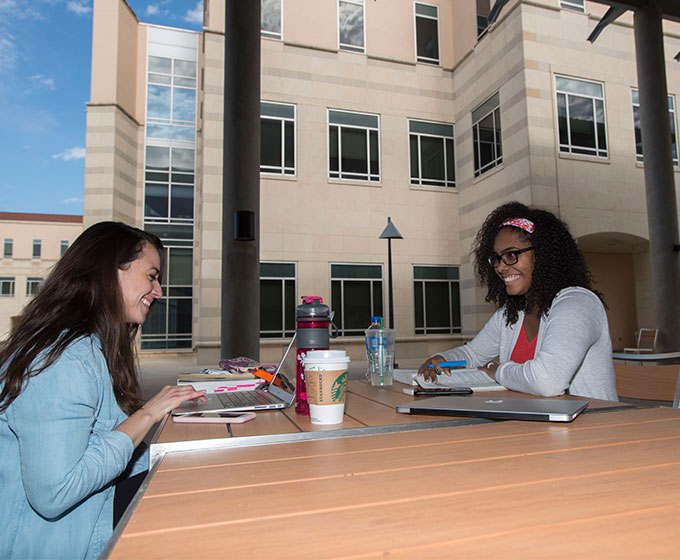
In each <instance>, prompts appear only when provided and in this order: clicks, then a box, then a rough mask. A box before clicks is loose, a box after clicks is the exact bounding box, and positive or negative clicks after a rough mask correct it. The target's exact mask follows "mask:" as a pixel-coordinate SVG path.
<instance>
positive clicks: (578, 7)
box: [560, 0, 586, 14]
mask: <svg viewBox="0 0 680 560" xmlns="http://www.w3.org/2000/svg"><path fill="white" fill-rule="evenodd" d="M560 8H565V9H567V10H573V11H575V12H581V13H582V14H583V13H585V11H586V3H585V0H560Z"/></svg>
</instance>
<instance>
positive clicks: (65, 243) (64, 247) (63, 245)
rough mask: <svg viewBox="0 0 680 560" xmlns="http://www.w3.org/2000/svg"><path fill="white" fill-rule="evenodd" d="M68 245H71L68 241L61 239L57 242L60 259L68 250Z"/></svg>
mask: <svg viewBox="0 0 680 560" xmlns="http://www.w3.org/2000/svg"><path fill="white" fill-rule="evenodd" d="M69 245H71V243H70V242H69V240H68V239H62V240H61V241H59V256H60V257H63V256H64V253H65V252H66V251H67V250H68V248H69Z"/></svg>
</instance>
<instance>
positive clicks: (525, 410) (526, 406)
mask: <svg viewBox="0 0 680 560" xmlns="http://www.w3.org/2000/svg"><path fill="white" fill-rule="evenodd" d="M587 406H588V403H587V401H576V400H568V399H506V398H502V397H500V398H499V397H496V396H488V397H449V396H446V397H433V398H429V399H420V400H417V401H412V402H408V403H405V404H401V405H398V406H397V412H402V413H404V414H433V415H437V416H474V417H476V418H495V419H499V420H540V421H543V422H571V421H572V420H573V419H574V418H576V417H577V416H578V415H579V414H581V412H583V410H585V408H586V407H587Z"/></svg>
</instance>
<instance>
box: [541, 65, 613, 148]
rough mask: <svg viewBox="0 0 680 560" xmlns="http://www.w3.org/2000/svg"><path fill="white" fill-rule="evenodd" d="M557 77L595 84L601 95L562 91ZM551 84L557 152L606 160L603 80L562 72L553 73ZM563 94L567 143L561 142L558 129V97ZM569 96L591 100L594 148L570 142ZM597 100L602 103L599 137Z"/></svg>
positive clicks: (607, 141) (605, 108)
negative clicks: (552, 85)
mask: <svg viewBox="0 0 680 560" xmlns="http://www.w3.org/2000/svg"><path fill="white" fill-rule="evenodd" d="M559 79H564V80H569V81H573V82H582V83H584V84H588V85H591V86H593V85H595V86H598V87H599V88H600V91H601V92H602V93H601V95H600V96H599V97H598V96H593V95H588V94H583V93H578V94H577V93H572V92H568V91H563V90H560V89H559V87H558V80H559ZM553 84H554V87H555V97H554V102H555V116H556V117H557V126H556V127H555V128H556V132H557V147H558V152H559V154H560V155H565V154H566V155H575V156H582V157H587V158H594V159H597V160H608V159H609V151H610V148H609V136H608V134H607V104H606V102H605V91H604V82H599V81H596V80H589V79H585V78H575V77H573V76H566V75H564V74H554V76H553ZM560 95H563V96H565V99H564V105H565V110H566V117H565V121H566V123H567V131H566V135H567V142H568V143H567V144H563V143H562V140H561V136H562V131H561V130H560V118H561V117H560V99H559V96H560ZM571 97H576V98H581V99H589V100H590V102H591V109H592V112H591V116H592V118H593V119H592V122H593V131H594V135H595V137H594V140H595V147H594V148H589V147H587V146H578V145H576V146H575V145H574V144H573V143H572V125H571V117H570V111H569V102H570V98H571ZM597 101H600V102H601V104H602V118H603V121H602V129H603V138H600V134H599V131H598V126H599V123H598V121H597ZM603 140H604V145H605V147H604V148H601V147H600V144H601V143H602V141H603Z"/></svg>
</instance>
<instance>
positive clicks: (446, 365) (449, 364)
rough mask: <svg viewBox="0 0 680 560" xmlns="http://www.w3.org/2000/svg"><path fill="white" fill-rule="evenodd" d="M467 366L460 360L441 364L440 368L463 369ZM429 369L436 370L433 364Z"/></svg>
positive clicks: (429, 365)
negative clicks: (462, 367)
mask: <svg viewBox="0 0 680 560" xmlns="http://www.w3.org/2000/svg"><path fill="white" fill-rule="evenodd" d="M465 365H467V362H466V361H465V360H458V361H456V362H439V367H461V366H465ZM427 367H429V368H434V366H433V365H432V364H428V365H427Z"/></svg>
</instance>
